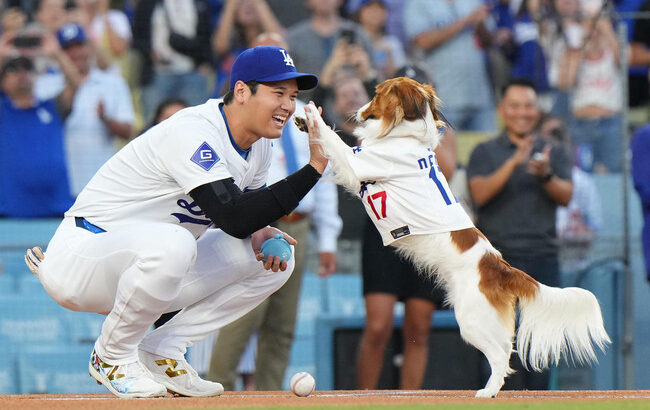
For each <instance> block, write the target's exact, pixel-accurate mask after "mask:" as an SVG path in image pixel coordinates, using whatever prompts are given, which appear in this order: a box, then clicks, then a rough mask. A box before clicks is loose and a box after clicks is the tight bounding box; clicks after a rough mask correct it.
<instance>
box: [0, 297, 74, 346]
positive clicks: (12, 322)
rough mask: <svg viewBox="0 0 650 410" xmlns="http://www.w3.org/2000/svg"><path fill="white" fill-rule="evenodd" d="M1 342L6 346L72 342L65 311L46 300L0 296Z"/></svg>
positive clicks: (50, 300) (45, 298)
mask: <svg viewBox="0 0 650 410" xmlns="http://www.w3.org/2000/svg"><path fill="white" fill-rule="evenodd" d="M0 312H2V316H0V339H2V340H3V342H5V343H7V344H16V345H20V344H25V343H64V342H67V341H68V340H69V338H68V333H69V332H68V328H67V326H66V320H65V317H64V315H65V309H64V308H62V307H61V306H59V305H57V304H56V303H55V302H54V301H53V300H52V299H50V298H49V297H45V296H40V297H38V296H24V295H19V294H13V295H0Z"/></svg>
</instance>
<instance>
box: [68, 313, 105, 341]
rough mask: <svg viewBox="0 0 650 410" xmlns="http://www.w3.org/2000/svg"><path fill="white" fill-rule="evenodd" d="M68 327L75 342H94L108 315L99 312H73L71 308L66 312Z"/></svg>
mask: <svg viewBox="0 0 650 410" xmlns="http://www.w3.org/2000/svg"><path fill="white" fill-rule="evenodd" d="M65 317H66V320H67V322H68V327H69V329H70V338H71V339H72V341H73V342H75V343H80V344H84V343H86V344H93V343H95V340H97V338H98V337H99V333H100V332H101V331H102V324H103V323H104V319H106V316H104V315H100V314H99V313H86V312H73V311H71V310H68V311H66V313H65Z"/></svg>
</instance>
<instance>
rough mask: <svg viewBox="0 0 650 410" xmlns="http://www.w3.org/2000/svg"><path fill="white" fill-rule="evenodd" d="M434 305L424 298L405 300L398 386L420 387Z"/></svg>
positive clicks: (427, 350)
mask: <svg viewBox="0 0 650 410" xmlns="http://www.w3.org/2000/svg"><path fill="white" fill-rule="evenodd" d="M435 308H436V305H435V304H434V303H433V302H431V301H429V300H426V299H420V298H411V299H408V300H407V301H406V309H405V317H404V327H403V333H404V361H403V363H402V369H401V378H400V388H401V389H404V390H417V389H420V388H421V387H422V380H423V379H424V372H425V371H426V366H427V359H428V357H429V345H428V339H429V331H430V330H431V315H432V314H433V312H434V310H435Z"/></svg>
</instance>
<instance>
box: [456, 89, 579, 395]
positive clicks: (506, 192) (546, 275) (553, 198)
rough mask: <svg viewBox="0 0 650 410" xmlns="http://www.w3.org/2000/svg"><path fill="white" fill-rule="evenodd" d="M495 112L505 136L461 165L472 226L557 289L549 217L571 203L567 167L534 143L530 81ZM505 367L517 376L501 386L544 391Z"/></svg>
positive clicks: (553, 149) (537, 381)
mask: <svg viewBox="0 0 650 410" xmlns="http://www.w3.org/2000/svg"><path fill="white" fill-rule="evenodd" d="M499 114H500V115H501V119H502V120H503V124H504V128H505V129H504V131H503V132H502V133H501V134H500V135H499V136H497V137H496V138H493V139H491V140H489V141H487V142H484V143H481V144H479V145H477V146H476V148H474V150H473V151H472V154H471V156H470V160H469V163H468V166H467V177H468V181H469V189H470V194H471V196H472V199H473V200H474V203H475V204H476V207H477V221H476V227H477V228H479V229H480V230H481V231H482V232H483V233H484V234H485V235H486V236H487V237H488V238H490V242H492V244H493V245H494V247H495V248H497V249H498V250H499V251H500V252H501V254H502V255H503V258H504V259H505V260H507V261H508V262H509V263H510V264H511V265H512V266H514V267H516V268H519V269H522V270H523V271H525V272H526V273H528V274H529V275H531V276H532V277H533V278H535V279H536V280H538V281H539V282H541V283H544V284H546V285H548V286H559V284H560V283H559V267H558V245H557V241H556V238H557V235H556V230H555V229H556V228H555V224H556V217H555V215H556V212H557V207H558V206H559V205H564V206H566V205H567V204H568V203H569V201H570V200H571V194H572V191H573V184H572V183H571V179H570V178H571V161H570V159H569V156H568V154H567V152H566V150H564V149H563V148H562V147H559V146H556V145H553V144H550V143H548V142H546V141H544V140H543V139H541V138H536V136H535V134H534V129H535V125H536V124H537V122H538V120H539V110H538V106H537V94H536V92H535V88H534V87H533V85H532V83H531V82H530V81H529V80H524V79H515V80H512V81H511V82H510V83H509V84H508V85H507V86H506V88H505V90H504V92H503V100H502V101H501V103H500V104H499ZM533 153H535V155H532V154H533ZM511 366H513V368H517V369H519V370H520V371H519V372H518V373H519V374H518V376H515V377H512V378H509V379H508V381H506V388H512V387H513V386H515V388H527V389H532V390H545V389H548V372H545V373H530V372H526V371H523V369H522V368H521V364H519V360H513V361H512V363H511ZM522 379H523V380H522ZM517 383H520V384H521V385H519V386H517Z"/></svg>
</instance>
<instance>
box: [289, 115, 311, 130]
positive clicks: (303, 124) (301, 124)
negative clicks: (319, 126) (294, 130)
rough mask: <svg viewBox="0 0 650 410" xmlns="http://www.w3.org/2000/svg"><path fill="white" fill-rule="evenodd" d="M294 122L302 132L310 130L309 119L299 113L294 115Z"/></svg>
mask: <svg viewBox="0 0 650 410" xmlns="http://www.w3.org/2000/svg"><path fill="white" fill-rule="evenodd" d="M293 123H294V124H296V127H298V129H299V130H300V131H302V132H308V131H309V130H308V128H307V120H306V119H305V118H303V117H299V116H297V115H294V116H293Z"/></svg>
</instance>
